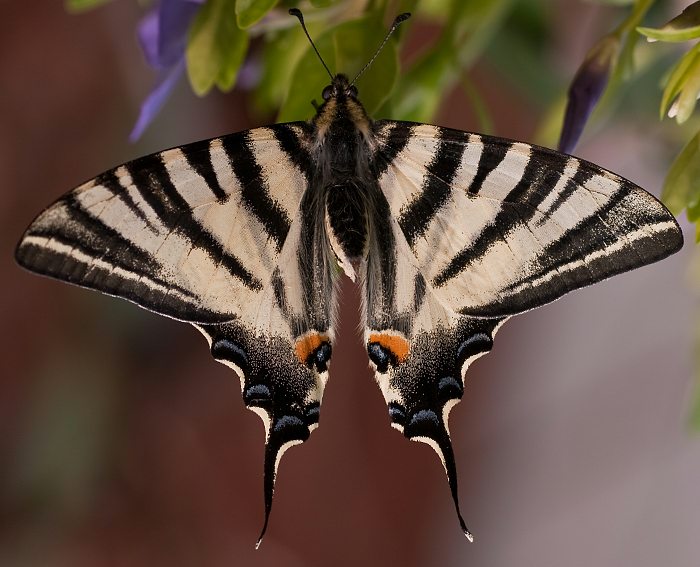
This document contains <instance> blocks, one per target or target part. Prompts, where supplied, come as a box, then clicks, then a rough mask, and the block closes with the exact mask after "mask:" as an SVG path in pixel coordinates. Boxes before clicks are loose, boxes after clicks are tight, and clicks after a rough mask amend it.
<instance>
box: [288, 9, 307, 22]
mask: <svg viewBox="0 0 700 567" xmlns="http://www.w3.org/2000/svg"><path fill="white" fill-rule="evenodd" d="M289 15H290V16H296V17H297V18H299V19H300V20H301V19H303V17H304V15H303V14H302V13H301V10H300V9H299V8H290V9H289Z"/></svg>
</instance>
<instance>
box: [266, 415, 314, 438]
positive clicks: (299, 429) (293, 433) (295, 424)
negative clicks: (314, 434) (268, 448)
mask: <svg viewBox="0 0 700 567" xmlns="http://www.w3.org/2000/svg"><path fill="white" fill-rule="evenodd" d="M272 434H273V435H274V436H275V437H277V438H278V439H279V440H280V442H281V443H285V442H287V441H296V440H299V441H306V440H307V439H308V438H309V428H308V427H307V426H306V424H305V423H304V422H303V421H302V420H301V419H300V418H299V417H297V416H296V415H283V416H282V417H278V418H277V419H275V421H274V423H273V425H272Z"/></svg>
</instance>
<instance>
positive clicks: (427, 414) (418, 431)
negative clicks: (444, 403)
mask: <svg viewBox="0 0 700 567" xmlns="http://www.w3.org/2000/svg"><path fill="white" fill-rule="evenodd" d="M439 428H440V420H439V419H438V416H437V414H436V413H435V412H434V411H433V410H430V409H422V410H419V411H417V412H415V413H414V414H413V415H412V416H411V419H410V420H409V421H408V423H407V424H406V426H405V427H404V430H403V434H404V435H405V436H406V437H408V438H409V439H411V438H413V437H428V438H429V439H433V438H434V437H435V432H436V431H437V430H438V429H439Z"/></svg>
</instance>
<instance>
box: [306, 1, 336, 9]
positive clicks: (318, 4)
mask: <svg viewBox="0 0 700 567" xmlns="http://www.w3.org/2000/svg"><path fill="white" fill-rule="evenodd" d="M337 1H338V0H311V5H312V6H313V7H314V8H328V6H330V5H332V4H335V3H336V2H337Z"/></svg>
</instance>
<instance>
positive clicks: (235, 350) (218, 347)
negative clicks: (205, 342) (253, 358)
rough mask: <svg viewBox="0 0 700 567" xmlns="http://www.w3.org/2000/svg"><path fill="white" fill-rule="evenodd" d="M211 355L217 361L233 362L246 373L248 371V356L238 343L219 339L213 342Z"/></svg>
mask: <svg viewBox="0 0 700 567" xmlns="http://www.w3.org/2000/svg"><path fill="white" fill-rule="evenodd" d="M211 354H212V356H213V357H214V358H215V359H216V360H228V361H229V362H233V363H234V364H235V365H236V366H238V367H239V368H240V369H241V370H243V371H244V372H245V371H246V370H247V369H248V355H247V354H246V352H245V349H244V348H243V347H242V346H241V345H239V344H238V343H236V342H234V341H231V340H229V339H219V340H217V341H214V342H212V344H211Z"/></svg>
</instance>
